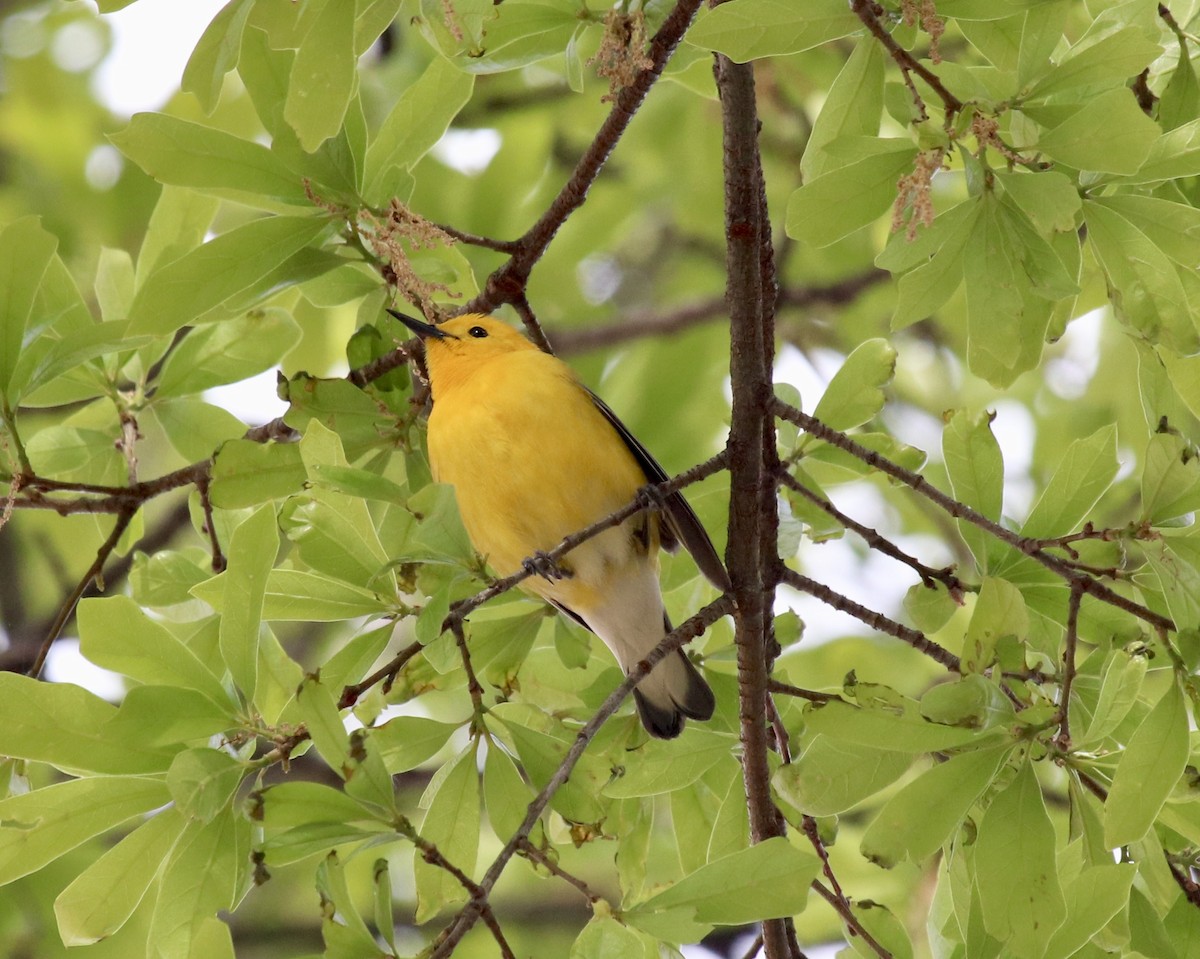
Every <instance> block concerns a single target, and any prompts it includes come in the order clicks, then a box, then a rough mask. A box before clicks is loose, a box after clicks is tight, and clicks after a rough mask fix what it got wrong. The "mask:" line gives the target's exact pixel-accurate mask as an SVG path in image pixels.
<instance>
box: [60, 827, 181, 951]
mask: <svg viewBox="0 0 1200 959" xmlns="http://www.w3.org/2000/svg"><path fill="white" fill-rule="evenodd" d="M185 825H186V823H185V820H184V819H183V817H182V816H180V815H179V813H178V812H176V811H175V810H174V809H164V810H163V811H162V812H160V813H158V814H157V815H155V816H154V817H153V818H151V819H148V820H147V821H146V822H144V823H142V824H141V825H140V826H138V827H137V829H135V830H134V831H133V832H131V833H130V834H129V835H128V836H126V837H125V838H124V839H122V840H121V841H120V842H119V843H117V844H116V845H115V846H113V847H112V848H111V849H108V850H107V851H105V852H104V853H103V854H102V855H101V856H100V857H99V858H97V859H95V860H94V861H93V862H92V863H91V865H89V866H88V867H87V868H86V869H84V870H83V872H81V873H80V874H79V875H78V876H76V877H75V878H74V879H73V880H72V881H71V883H70V884H69V885H68V886H67V887H66V888H65V889H64V890H63V891H62V892H61V893H59V894H58V898H56V899H55V900H54V916H55V918H56V919H57V920H58V934H59V935H60V936H61V937H62V941H63V945H66V946H88V945H91V944H92V943H94V942H99V941H100V940H101V939H107V938H108V937H109V936H111V935H113V934H114V933H115V932H117V930H119V929H120V928H121V927H122V926H124V925H125V922H126V921H127V920H128V919H129V917H130V916H131V915H132V914H133V911H134V910H135V909H136V908H137V907H138V904H139V903H141V901H142V900H143V899H144V898H145V896H146V891H147V890H148V889H149V888H150V884H151V883H152V882H153V881H154V879H155V878H156V877H157V876H158V871H159V869H160V868H161V866H162V863H163V860H164V859H166V858H167V855H168V854H169V853H170V851H171V847H172V846H174V845H175V843H176V841H177V840H178V839H179V834H180V833H181V832H182V831H183V828H184V826H185Z"/></svg>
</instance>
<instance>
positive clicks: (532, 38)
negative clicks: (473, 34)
mask: <svg viewBox="0 0 1200 959" xmlns="http://www.w3.org/2000/svg"><path fill="white" fill-rule="evenodd" d="M476 2H478V0H476ZM457 7H458V11H459V12H460V13H461V14H466V16H467V17H471V16H477V17H478V20H479V21H480V22H482V23H483V26H484V35H483V42H482V43H481V44H480V46H479V47H477V48H476V49H468V50H466V51H465V53H466V56H462V57H456V58H455V61H454V62H455V64H456V65H457V66H458V68H459V69H460V70H466V71H468V72H470V73H496V72H499V71H502V70H514V69H516V68H518V67H524V66H528V65H529V64H531V63H537V62H538V61H539V60H545V59H546V58H547V57H552V56H558V55H560V54H562V52H563V51H564V49H565V48H566V45H567V43H568V42H569V41H570V38H571V37H572V35H574V33H575V31H576V29H578V27H579V19H578V18H577V17H576V16H575V14H574V12H573V10H572V9H571V8H569V7H567V6H565V5H564V6H554V5H551V4H545V3H515V4H510V5H509V6H507V7H501V8H500V9H499V10H497V11H493V9H492V8H491V7H484V6H483V4H482V3H479V10H480V11H481V12H480V13H478V14H477V13H474V12H473V11H472V9H471V6H470V5H469V4H467V3H465V2H463V3H459V4H458V5H457ZM497 13H498V14H499V15H498V16H496V14H497Z"/></svg>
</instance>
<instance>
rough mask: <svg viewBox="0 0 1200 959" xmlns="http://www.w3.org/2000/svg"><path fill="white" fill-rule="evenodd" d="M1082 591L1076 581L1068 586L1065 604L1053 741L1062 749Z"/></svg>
mask: <svg viewBox="0 0 1200 959" xmlns="http://www.w3.org/2000/svg"><path fill="white" fill-rule="evenodd" d="M1082 598H1084V591H1082V589H1081V588H1080V587H1079V585H1078V583H1072V587H1070V599H1069V600H1068V605H1067V637H1066V642H1064V643H1063V653H1062V702H1061V703H1060V706H1058V736H1057V737H1055V742H1056V743H1057V745H1058V748H1060V749H1061V750H1063V751H1064V753H1066V751H1068V750H1069V749H1070V688H1072V684H1073V683H1074V681H1075V643H1076V641H1078V639H1079V604H1080V601H1081V600H1082Z"/></svg>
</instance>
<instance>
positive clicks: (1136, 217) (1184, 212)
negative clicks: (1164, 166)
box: [1092, 194, 1200, 270]
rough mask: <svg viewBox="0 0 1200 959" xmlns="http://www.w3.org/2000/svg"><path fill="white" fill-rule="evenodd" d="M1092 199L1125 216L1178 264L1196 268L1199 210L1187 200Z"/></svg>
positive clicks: (1149, 198)
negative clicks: (1187, 202) (1175, 201)
mask: <svg viewBox="0 0 1200 959" xmlns="http://www.w3.org/2000/svg"><path fill="white" fill-rule="evenodd" d="M1092 202H1093V203H1095V204H1098V205H1100V206H1102V207H1105V208H1106V209H1108V210H1111V211H1113V212H1114V213H1116V214H1118V215H1120V216H1122V217H1124V218H1125V219H1126V220H1128V221H1129V222H1130V223H1132V224H1133V225H1134V226H1135V227H1137V228H1138V229H1139V230H1141V231H1142V233H1144V234H1145V235H1146V237H1147V239H1149V240H1150V241H1151V242H1152V243H1153V244H1154V245H1155V246H1157V247H1158V248H1159V249H1160V250H1162V251H1163V253H1165V254H1166V255H1167V256H1168V257H1170V259H1172V260H1174V261H1175V262H1176V263H1178V264H1179V265H1180V266H1182V267H1184V268H1185V269H1187V270H1191V269H1193V268H1194V267H1195V265H1196V259H1197V257H1196V243H1197V240H1200V210H1197V209H1196V208H1195V207H1193V206H1189V205H1188V204H1186V203H1173V202H1171V201H1169V200H1161V199H1159V198H1157V197H1152V196H1138V195H1128V194H1118V195H1116V196H1106V197H1098V198H1097V199H1095V200H1093V201H1092Z"/></svg>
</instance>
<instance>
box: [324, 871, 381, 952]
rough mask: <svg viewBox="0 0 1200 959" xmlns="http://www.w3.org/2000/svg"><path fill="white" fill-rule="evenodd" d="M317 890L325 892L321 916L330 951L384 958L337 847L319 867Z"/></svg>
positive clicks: (326, 942)
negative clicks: (352, 891)
mask: <svg viewBox="0 0 1200 959" xmlns="http://www.w3.org/2000/svg"><path fill="white" fill-rule="evenodd" d="M317 892H319V893H320V894H321V903H322V906H323V907H324V908H323V909H322V916H321V934H322V936H323V937H324V939H325V945H326V946H327V947H328V948H327V952H326V954H327V955H332V956H339V957H344V959H352V957H353V959H357V957H359V956H361V957H363V959H384V954H383V953H381V952H380V951H379V947H378V946H377V945H376V943H375V938H374V937H373V936H372V935H371V932H370V930H369V929H367V924H366V923H365V922H364V921H363V918H362V916H360V915H359V913H358V906H357V904H356V903H355V901H354V897H353V896H352V895H351V894H350V884H349V883H348V882H347V879H346V870H345V868H344V867H343V865H342V863H341V861H340V860H339V858H338V854H337V852H336V851H333V852H330V853H329V855H327V856H326V857H325V858H324V860H322V862H321V865H319V866H318V867H317Z"/></svg>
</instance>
